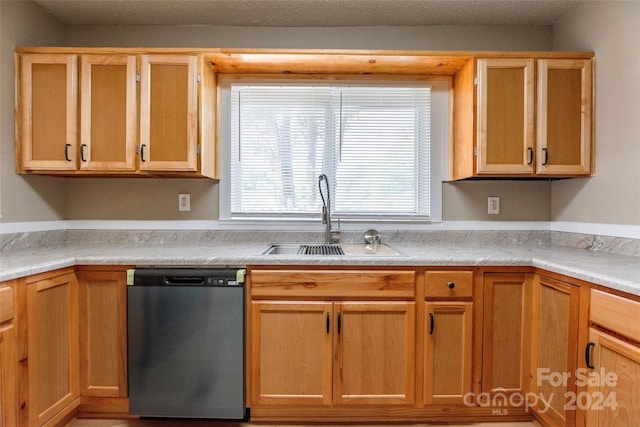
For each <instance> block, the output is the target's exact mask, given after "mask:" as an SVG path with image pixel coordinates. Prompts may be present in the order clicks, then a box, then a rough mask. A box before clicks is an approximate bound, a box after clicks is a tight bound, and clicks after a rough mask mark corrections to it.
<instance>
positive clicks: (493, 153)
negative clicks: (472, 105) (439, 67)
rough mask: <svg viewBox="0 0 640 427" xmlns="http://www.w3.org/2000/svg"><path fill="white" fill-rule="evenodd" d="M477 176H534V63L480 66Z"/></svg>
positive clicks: (492, 61)
mask: <svg viewBox="0 0 640 427" xmlns="http://www.w3.org/2000/svg"><path fill="white" fill-rule="evenodd" d="M477 71H478V88H477V135H476V147H477V159H476V172H477V173H478V174H491V175H500V174H505V175H513V174H516V175H517V174H531V173H533V171H534V169H533V155H534V151H533V144H534V112H535V109H534V60H533V59H480V60H478V63H477Z"/></svg>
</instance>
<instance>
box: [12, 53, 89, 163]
mask: <svg viewBox="0 0 640 427" xmlns="http://www.w3.org/2000/svg"><path fill="white" fill-rule="evenodd" d="M77 62H78V58H77V56H76V55H64V54H24V55H20V61H19V66H18V67H16V68H17V74H18V76H19V81H18V85H17V89H18V93H17V101H16V102H17V106H16V111H17V114H16V120H17V126H16V156H17V157H16V158H17V159H18V161H16V168H17V170H18V172H26V171H33V170H43V171H73V170H75V169H76V168H77V161H76V159H77V151H78V137H77V117H78V83H77V82H78V67H77Z"/></svg>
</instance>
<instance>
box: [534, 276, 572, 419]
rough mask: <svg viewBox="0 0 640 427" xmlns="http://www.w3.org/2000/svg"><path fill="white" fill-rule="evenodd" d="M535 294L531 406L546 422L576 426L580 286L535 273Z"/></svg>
mask: <svg viewBox="0 0 640 427" xmlns="http://www.w3.org/2000/svg"><path fill="white" fill-rule="evenodd" d="M532 294H533V296H532V304H531V306H532V311H533V312H532V340H531V374H530V377H531V383H530V387H529V393H530V396H535V398H534V399H533V400H532V408H531V409H532V410H533V411H535V412H536V415H537V417H538V419H539V420H541V421H543V422H544V423H545V425H546V426H575V425H576V408H575V406H574V405H573V404H572V400H571V399H572V397H574V396H576V373H577V372H578V371H577V368H578V364H577V355H578V326H579V321H580V318H579V316H580V310H579V307H580V288H579V287H578V286H576V285H572V284H570V283H566V282H563V281H559V280H555V279H552V278H549V277H545V276H540V275H536V276H535V279H534V285H533V292H532Z"/></svg>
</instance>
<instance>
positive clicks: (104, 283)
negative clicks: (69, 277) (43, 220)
mask: <svg viewBox="0 0 640 427" xmlns="http://www.w3.org/2000/svg"><path fill="white" fill-rule="evenodd" d="M77 274H78V294H79V295H78V296H79V316H80V329H79V332H80V386H81V389H80V394H81V395H82V396H96V397H126V396H127V342H126V339H127V307H126V303H127V289H126V285H127V273H126V271H82V270H81V271H78V273H77Z"/></svg>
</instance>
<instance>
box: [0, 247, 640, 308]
mask: <svg viewBox="0 0 640 427" xmlns="http://www.w3.org/2000/svg"><path fill="white" fill-rule="evenodd" d="M389 245H390V246H391V247H392V248H393V249H395V250H397V251H399V252H400V253H401V254H402V256H376V255H363V256H324V255H323V256H309V255H261V253H262V252H263V251H264V250H265V249H266V248H267V246H268V244H267V243H264V242H256V243H248V242H243V243H231V242H225V243H221V242H207V241H198V242H195V243H190V242H184V241H181V242H179V241H176V242H153V241H145V242H138V243H125V244H122V243H116V242H87V243H81V242H77V241H75V242H67V243H64V244H61V245H57V246H51V247H48V248H47V247H29V248H20V249H12V250H4V251H2V252H0V281H5V280H10V279H14V278H19V277H24V276H28V275H32V274H37V273H42V272H46V271H50V270H55V269H58V268H63V267H69V266H74V265H134V266H149V265H153V266H224V265H229V266H247V265H280V264H281V265H310V266H313V265H322V266H331V265H335V266H345V265H353V266H371V265H377V266H383V265H388V266H416V267H421V266H433V267H441V266H467V267H474V266H531V267H536V268H541V269H544V270H547V271H551V272H554V273H558V274H563V275H566V276H570V277H573V278H576V279H581V280H585V281H588V282H592V283H595V284H598V285H602V286H606V287H608V288H612V289H616V290H619V291H623V292H627V293H629V294H633V295H638V296H640V257H636V256H629V255H618V254H612V253H606V252H598V251H591V250H587V249H576V248H569V247H564V246H557V245H552V244H539V243H538V244H508V243H499V244H491V243H489V244H487V243H486V242H483V243H478V242H421V243H418V242H398V243H394V242H390V243H389Z"/></svg>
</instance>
